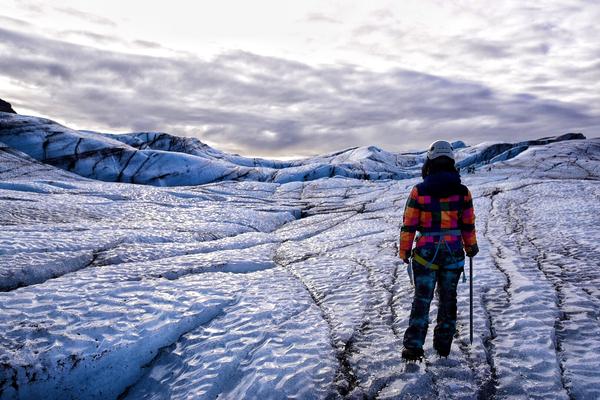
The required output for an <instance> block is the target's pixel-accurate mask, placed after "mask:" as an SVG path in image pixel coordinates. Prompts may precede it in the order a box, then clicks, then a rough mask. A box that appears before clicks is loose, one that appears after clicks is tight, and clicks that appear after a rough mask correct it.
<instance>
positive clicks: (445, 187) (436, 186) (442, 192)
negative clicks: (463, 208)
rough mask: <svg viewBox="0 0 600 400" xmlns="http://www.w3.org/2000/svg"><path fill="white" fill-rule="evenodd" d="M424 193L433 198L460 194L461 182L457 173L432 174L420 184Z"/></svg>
mask: <svg viewBox="0 0 600 400" xmlns="http://www.w3.org/2000/svg"><path fill="white" fill-rule="evenodd" d="M420 186H421V189H422V191H423V192H424V193H427V194H429V195H431V196H434V197H448V196H451V195H453V194H459V193H461V191H462V190H461V186H462V184H461V181H460V175H459V174H458V172H446V171H443V172H434V173H432V174H431V175H428V176H426V177H425V179H424V180H423V183H421V184H420Z"/></svg>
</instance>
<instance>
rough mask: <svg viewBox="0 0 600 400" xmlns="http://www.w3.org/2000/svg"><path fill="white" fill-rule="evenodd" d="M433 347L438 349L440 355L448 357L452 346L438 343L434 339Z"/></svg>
mask: <svg viewBox="0 0 600 400" xmlns="http://www.w3.org/2000/svg"><path fill="white" fill-rule="evenodd" d="M433 348H434V349H435V351H437V353H438V356H440V357H448V355H449V354H450V346H443V345H441V344H440V343H436V341H435V340H434V341H433Z"/></svg>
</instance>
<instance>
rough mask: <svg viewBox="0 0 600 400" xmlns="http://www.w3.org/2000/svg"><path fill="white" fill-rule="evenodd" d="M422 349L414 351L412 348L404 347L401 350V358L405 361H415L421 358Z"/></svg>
mask: <svg viewBox="0 0 600 400" xmlns="http://www.w3.org/2000/svg"><path fill="white" fill-rule="evenodd" d="M423 354H424V353H423V349H415V348H412V347H405V348H404V350H402V358H404V359H405V360H407V361H417V360H420V359H422V358H423Z"/></svg>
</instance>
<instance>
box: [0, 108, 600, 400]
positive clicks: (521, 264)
mask: <svg viewBox="0 0 600 400" xmlns="http://www.w3.org/2000/svg"><path fill="white" fill-rule="evenodd" d="M0 117H1V118H0V121H2V122H1V123H2V124H3V125H2V126H3V127H5V128H2V129H5V130H0V136H1V139H0V140H2V141H3V142H4V143H5V144H6V145H2V146H0V199H1V201H0V225H1V226H2V229H1V230H0V399H37V398H60V399H81V398H90V399H106V398H109V399H110V398H113V399H116V398H123V399H137V398H154V399H164V398H173V399H179V398H198V399H212V398H217V397H218V398H222V399H240V398H256V399H267V398H269V399H270V398H274V399H280V398H292V399H293V398H296V399H314V398H369V399H402V398H406V399H414V398H423V399H430V398H431V399H433V398H440V399H477V398H497V399H505V398H506V399H508V398H511V399H527V398H533V399H593V398H600V389H599V388H600V335H598V332H600V289H599V287H600V245H599V243H600V231H599V230H598V228H597V227H598V224H599V222H600V221H599V219H598V215H599V213H600V201H598V200H599V199H600V173H599V172H600V169H599V165H600V140H598V139H589V140H568V141H561V142H558V143H557V142H554V141H551V142H550V143H546V144H537V145H528V148H527V149H526V150H523V151H519V152H518V153H519V154H516V155H515V157H511V158H510V159H508V157H507V159H506V160H505V159H504V158H502V160H501V161H494V162H493V163H489V164H485V163H484V164H482V166H481V167H478V168H476V170H475V172H474V173H473V174H464V175H463V180H464V181H465V182H466V184H467V185H468V186H469V187H470V189H471V191H472V192H473V195H474V205H475V210H476V214H477V229H478V239H479V244H480V248H481V253H480V254H479V255H478V256H477V257H476V258H475V276H474V289H475V292H474V293H475V296H474V300H475V302H474V328H475V336H474V342H473V344H472V345H470V344H469V331H468V326H469V315H468V309H469V308H468V306H469V300H468V286H467V285H465V284H460V285H459V320H458V328H459V330H458V333H457V336H456V339H455V341H454V344H453V347H452V352H451V354H450V356H449V357H448V358H438V357H437V356H436V355H435V353H434V351H433V350H432V343H431V335H428V337H427V341H426V345H425V360H424V361H423V362H421V363H405V362H403V361H402V360H401V359H400V353H401V349H402V335H403V333H404V330H405V328H406V326H407V324H408V316H409V311H410V303H411V300H412V287H411V285H410V282H409V279H408V276H407V274H406V271H405V267H404V266H403V264H402V261H401V260H399V259H398V257H397V239H398V233H399V226H400V220H401V216H402V212H403V209H404V205H405V201H406V197H407V195H408V193H409V191H410V188H411V187H412V185H414V184H415V183H417V182H418V181H419V179H418V178H412V179H404V180H389V179H383V180H364V179H352V178H348V177H342V176H336V177H332V178H323V179H314V180H311V181H306V177H307V175H306V174H307V173H310V171H312V174H313V175H311V176H315V177H316V176H318V175H319V174H318V173H316V172H314V170H313V169H311V168H312V167H311V165H313V164H314V163H313V162H312V161H311V162H310V163H305V164H302V165H300V164H295V166H292V165H291V164H293V163H295V162H289V164H288V162H278V161H271V162H270V163H271V164H269V161H268V160H266V161H265V160H263V161H260V160H255V161H252V162H256V163H257V165H259V164H260V165H261V166H260V167H258V166H248V165H247V166H246V167H247V168H250V169H252V170H258V169H265V170H266V169H269V168H271V169H273V170H277V171H279V172H280V174H285V177H286V179H283V181H285V182H281V181H278V180H277V179H271V178H269V179H265V180H266V181H265V182H260V181H258V180H255V179H248V180H245V181H227V180H222V181H220V182H211V183H206V184H202V185H191V183H198V182H195V181H193V180H192V181H191V182H189V183H190V185H189V186H177V187H156V186H151V185H132V184H130V183H123V182H102V181H98V180H92V179H88V178H100V177H107V180H109V179H108V177H109V176H112V177H114V175H115V173H116V174H117V175H118V172H116V171H118V170H119V168H117V167H114V169H112V170H111V169H110V168H109V167H108V162H109V161H108V160H109V159H110V156H107V157H106V158H99V156H98V154H99V153H98V151H100V152H101V151H104V150H98V149H110V151H109V150H106V151H107V153H106V154H109V153H110V154H113V156H112V157H113V161H111V162H115V165H117V164H118V163H117V162H116V161H114V160H117V159H118V158H119V157H125V156H119V155H116V154H117V153H116V152H115V151H116V150H115V149H120V150H119V151H120V152H122V154H129V155H131V154H140V153H141V154H146V155H141V154H140V155H137V156H135V157H148V158H150V159H151V160H152V159H155V161H152V163H153V165H155V167H153V168H150V167H148V169H147V170H146V171H145V172H143V173H139V174H137V175H136V174H130V175H128V178H127V179H120V180H121V181H127V182H129V179H130V178H131V177H134V176H135V177H136V178H135V179H134V180H135V181H137V179H138V177H140V180H141V176H148V177H150V176H154V178H153V179H150V178H148V182H147V183H157V182H158V181H157V179H156V173H158V171H164V170H163V169H162V168H167V167H166V166H164V165H162V163H168V162H175V161H174V160H175V159H177V160H180V161H178V162H179V164H177V168H180V167H181V166H182V165H189V167H190V168H192V167H193V166H194V165H196V164H194V163H196V162H197V161H195V160H196V158H200V159H202V160H201V162H202V163H204V162H206V163H210V165H211V168H213V167H214V166H215V165H221V164H219V163H226V164H227V165H230V164H231V165H234V164H235V165H236V168H241V165H242V163H247V162H249V161H248V160H250V159H243V160H238V161H236V162H234V161H232V160H234V158H232V157H234V156H231V155H227V154H225V153H220V152H218V151H216V150H214V149H210V148H208V149H207V148H205V147H203V146H204V145H202V144H201V143H200V142H198V141H195V140H192V139H190V140H189V141H188V140H187V139H185V140H182V141H181V143H184V144H185V143H191V144H190V145H189V146H188V147H185V146H184V147H178V148H177V150H175V149H174V148H173V147H169V146H171V145H168V144H167V142H168V141H169V140H171V139H168V137H166V136H162V139H159V140H157V141H155V142H154V143H153V144H152V142H153V139H149V138H146V136H145V135H146V134H137V135H130V136H127V138H126V140H125V139H123V138H124V137H121V138H120V139H119V140H116V139H112V138H111V137H108V138H106V137H105V135H103V134H96V133H89V132H79V131H71V130H68V129H67V128H64V127H59V126H58V125H56V124H54V123H51V122H43V120H41V119H35V120H34V119H32V118H31V117H19V116H11V117H10V120H7V119H6V118H5V117H4V116H3V115H0ZM7 121H9V122H7ZM18 121H24V122H18ZM6 124H10V126H11V127H10V129H9V130H10V132H11V133H10V134H9V133H6V129H8V128H6ZM39 124H42V125H43V126H44V127H41V126H40V125H39ZM44 124H46V125H44ZM17 126H18V127H17ZM2 132H4V133H2ZM51 132H56V133H55V134H54V135H53V134H52V133H51ZM11 135H12V136H11ZM52 135H53V136H52ZM48 136H51V137H55V139H53V140H52V141H49V140H48ZM159 136H160V135H159ZM60 137H63V138H62V139H59V138H60ZM76 137H78V138H80V139H81V140H79V139H77V140H74V138H76ZM135 137H141V139H140V140H141V142H135V140H134V139H135ZM150 137H154V138H156V137H155V136H153V135H150ZM15 138H17V139H15ZM121 139H123V140H121ZM54 140H55V141H54ZM161 141H165V142H163V143H162V144H158V143H159V142H161ZM22 142H23V143H24V144H23V143H22ZM77 142H79V144H78V143H77ZM125 142H127V143H125ZM44 143H46V144H44ZM140 143H142V144H140ZM144 143H146V144H144ZM181 143H180V144H181ZM21 144H22V145H21ZM180 144H177V146H179V145H180ZM491 145H492V144H486V145H481V146H473V147H469V146H465V147H463V148H461V149H460V150H459V151H458V152H459V154H460V157H462V158H461V159H466V158H467V157H471V156H473V155H474V154H476V153H481V152H483V151H484V150H485V149H487V148H489V147H490V146H491ZM8 146H10V147H8ZM153 146H155V147H156V146H158V147H161V148H158V147H156V148H153ZM182 146H183V145H182ZM519 146H521V145H518V144H515V146H513V147H511V148H513V149H514V148H517V149H518V148H519ZM203 148H204V150H205V152H204V153H202V149H203ZM40 149H41V150H40ZM496 150H497V151H496V152H498V151H501V150H502V149H500V150H498V149H496ZM40 151H41V153H40ZM505 151H507V150H506V149H505V150H502V151H501V152H500V153H499V154H502V153H503V152H505ZM43 152H45V155H44V153H43ZM86 152H90V153H89V154H93V156H92V155H90V158H89V159H88V158H86V157H85V156H81V155H82V154H85V153H86ZM111 152H113V153H111ZM143 152H149V153H143ZM194 152H200V153H199V154H201V153H202V154H203V155H195V154H193V153H194ZM515 152H516V151H515ZM376 153H382V154H380V158H378V161H377V162H375V161H373V159H372V155H373V154H376ZM490 153H493V152H491V151H490ZM61 154H62V155H61ZM75 154H78V155H80V156H81V157H79V158H78V159H76V160H75V161H74V162H75V164H73V165H74V166H73V167H71V168H65V169H68V170H70V171H72V172H77V174H74V173H72V172H68V171H65V170H63V169H60V168H58V167H57V166H63V167H64V166H66V165H67V163H68V162H67V161H66V160H67V159H69V160H73V157H72V156H73V155H75ZM152 154H155V155H152ZM391 154H392V153H385V152H383V151H382V150H378V149H375V148H359V149H353V150H348V151H344V152H341V153H339V154H330V155H327V156H323V157H321V158H318V159H319V160H321V161H319V162H321V163H323V165H326V164H327V163H333V164H335V165H343V164H346V165H352V167H348V168H350V169H349V170H352V171H358V170H359V169H360V168H368V167H373V168H374V170H366V173H367V174H368V175H369V176H380V174H382V171H383V170H385V169H386V168H388V170H390V171H391V170H393V169H394V168H399V167H398V166H399V165H402V168H405V169H406V170H407V171H412V172H411V173H414V172H415V171H418V168H419V166H418V162H419V161H418V160H419V157H422V156H423V155H422V153H421V154H420V155H409V156H400V155H391ZM166 156H168V157H166ZM488 156H490V155H489V154H488ZM496 156H498V154H496V155H494V156H491V158H490V160H491V159H493V158H494V157H496ZM69 157H71V158H69ZM179 157H183V158H179ZM238 157H239V156H238ZM370 157H371V158H370ZM57 159H60V160H61V161H56V160H57ZM316 159H317V158H315V160H316ZM421 159H422V158H421ZM38 160H42V161H44V164H42V163H41V162H40V161H38ZM49 160H53V161H52V162H51V163H50V161H49ZM92 160H94V161H93V162H92ZM181 160H184V161H181ZM185 160H186V161H185ZM191 160H194V161H191ZM365 160H367V161H365ZM368 160H370V161H373V163H370V161H368ZM411 160H412V161H411ZM96 161H98V164H102V163H104V164H105V165H104V166H102V167H98V166H97V167H96V168H95V170H96V173H95V174H88V175H86V174H83V173H82V171H85V170H86V168H88V170H89V171H91V170H94V168H92V167H90V165H93V164H94V163H95V162H96ZM313 161H314V160H313ZM186 162H189V164H185V163H186ZM198 162H199V161H198ZM298 162H300V161H298ZM319 162H315V163H316V164H318V163H319ZM412 162H415V163H416V164H415V165H411V163H412ZM46 163H49V164H51V165H49V164H46ZM148 163H150V161H149V162H148ZM80 164H81V165H80ZM382 164H387V165H388V167H386V168H381V167H380V165H382ZM53 165H54V166H53ZM198 165H201V164H198ZM263 165H269V166H263ZM359 166H360V168H359ZM136 168H137V167H136ZM168 168H175V167H168ZM214 168H217V167H214ZM224 168H225V167H224ZM227 168H229V167H227ZM290 168H292V169H293V168H300V169H302V170H303V171H304V172H303V173H302V174H299V175H295V173H289V171H288V170H289V169H290ZM304 168H306V169H305V170H304ZM101 171H103V172H101ZM111 171H112V172H111ZM109 172H110V173H109ZM79 174H80V175H84V176H86V177H82V176H80V175H79ZM102 174H105V175H102ZM111 174H112V175H111ZM144 174H146V175H144ZM213 175H217V174H216V173H214V172H213ZM122 176H125V174H123V175H122ZM190 176H191V177H195V176H196V175H190ZM190 176H186V177H185V179H188V178H190ZM256 176H258V175H256ZM280 176H282V175H280ZM163 179H165V181H163V182H162V183H165V184H166V182H169V183H176V184H179V183H183V182H184V178H183V177H181V181H177V180H176V178H174V177H170V178H163ZM168 179H173V181H169V180H168ZM177 179H179V178H177ZM113 180H119V179H113ZM431 312H432V321H433V320H434V318H433V316H434V315H435V312H436V306H435V300H434V305H433V306H432V310H431Z"/></svg>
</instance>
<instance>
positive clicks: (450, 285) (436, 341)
mask: <svg viewBox="0 0 600 400" xmlns="http://www.w3.org/2000/svg"><path fill="white" fill-rule="evenodd" d="M461 273H462V268H461V269H458V270H440V271H438V282H437V283H438V293H439V305H438V314H437V324H436V326H435V329H434V331H433V347H434V348H435V349H436V351H437V352H438V354H439V355H440V356H443V357H447V356H448V354H450V347H451V346H452V339H453V338H454V333H456V287H457V285H458V281H459V279H460V275H461Z"/></svg>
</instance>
